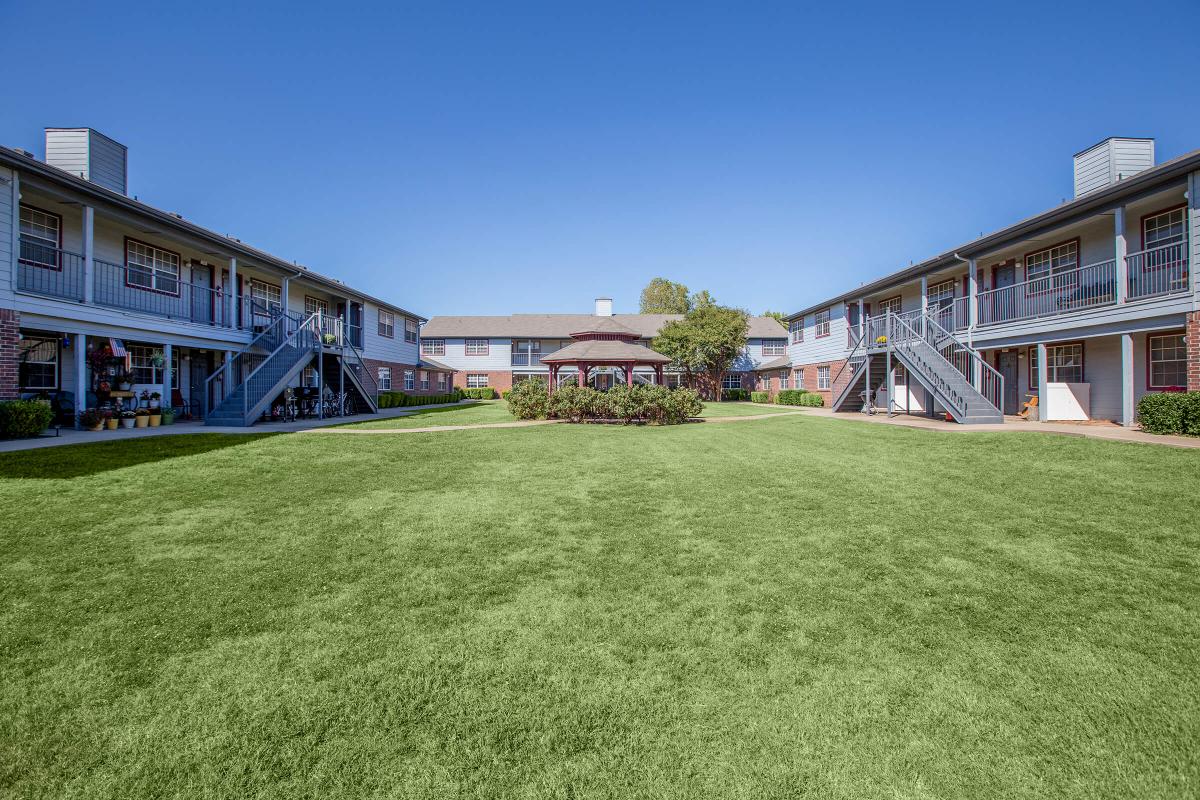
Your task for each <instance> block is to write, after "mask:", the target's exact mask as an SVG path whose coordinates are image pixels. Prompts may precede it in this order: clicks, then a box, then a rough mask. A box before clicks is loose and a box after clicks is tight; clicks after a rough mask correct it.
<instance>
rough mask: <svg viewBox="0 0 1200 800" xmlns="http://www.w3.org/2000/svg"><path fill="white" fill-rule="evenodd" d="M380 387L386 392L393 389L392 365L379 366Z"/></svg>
mask: <svg viewBox="0 0 1200 800" xmlns="http://www.w3.org/2000/svg"><path fill="white" fill-rule="evenodd" d="M379 388H380V389H382V390H383V391H385V392H390V391H391V390H392V368H391V367H380V368H379Z"/></svg>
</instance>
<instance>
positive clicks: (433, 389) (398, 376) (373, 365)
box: [363, 358, 453, 394]
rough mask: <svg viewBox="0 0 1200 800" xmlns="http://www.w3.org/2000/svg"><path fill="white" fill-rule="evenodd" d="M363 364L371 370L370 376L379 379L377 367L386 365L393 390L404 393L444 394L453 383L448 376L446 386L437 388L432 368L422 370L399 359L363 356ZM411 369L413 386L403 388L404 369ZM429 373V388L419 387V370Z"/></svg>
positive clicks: (435, 376)
mask: <svg viewBox="0 0 1200 800" xmlns="http://www.w3.org/2000/svg"><path fill="white" fill-rule="evenodd" d="M363 364H364V365H366V367H367V369H369V370H370V371H371V377H372V378H375V380H379V368H380V367H388V368H389V369H391V371H392V388H391V391H393V392H404V393H405V394H445V393H446V392H448V391H450V387H451V386H452V385H453V384H452V382H451V379H450V378H447V379H446V388H445V389H439V388H438V382H437V372H436V371H434V370H422V369H419V368H418V367H416V366H414V365H412V364H402V363H400V362H399V361H380V360H379V359H376V358H363ZM406 369H411V370H412V371H413V388H412V389H405V388H404V370H406ZM422 371H424V372H428V373H429V388H428V389H422V388H421V372H422Z"/></svg>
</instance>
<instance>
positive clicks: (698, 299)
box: [688, 289, 717, 308]
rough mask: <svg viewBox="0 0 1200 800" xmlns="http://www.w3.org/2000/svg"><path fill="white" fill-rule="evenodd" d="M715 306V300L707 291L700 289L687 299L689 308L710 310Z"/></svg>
mask: <svg viewBox="0 0 1200 800" xmlns="http://www.w3.org/2000/svg"><path fill="white" fill-rule="evenodd" d="M716 304H717V298H715V297H713V296H712V294H711V293H710V292H709V291H708V289H701V290H700V291H698V292H696V293H695V294H693V295H692V296H691V298H689V299H688V307H689V308H711V307H713V306H715V305H716Z"/></svg>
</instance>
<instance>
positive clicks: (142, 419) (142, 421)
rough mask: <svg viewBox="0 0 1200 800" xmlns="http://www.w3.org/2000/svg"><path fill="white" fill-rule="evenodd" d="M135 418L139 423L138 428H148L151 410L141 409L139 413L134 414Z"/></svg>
mask: <svg viewBox="0 0 1200 800" xmlns="http://www.w3.org/2000/svg"><path fill="white" fill-rule="evenodd" d="M133 418H134V421H135V422H136V423H137V427H139V428H145V427H147V426H148V425H149V424H150V409H148V408H139V409H138V410H137V411H135V412H133Z"/></svg>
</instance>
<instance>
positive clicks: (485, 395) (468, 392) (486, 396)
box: [462, 386, 496, 400]
mask: <svg viewBox="0 0 1200 800" xmlns="http://www.w3.org/2000/svg"><path fill="white" fill-rule="evenodd" d="M462 392H463V397H466V398H468V399H470V400H495V399H496V390H495V389H493V388H492V387H490V386H484V387H482V388H478V389H463V390H462Z"/></svg>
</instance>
